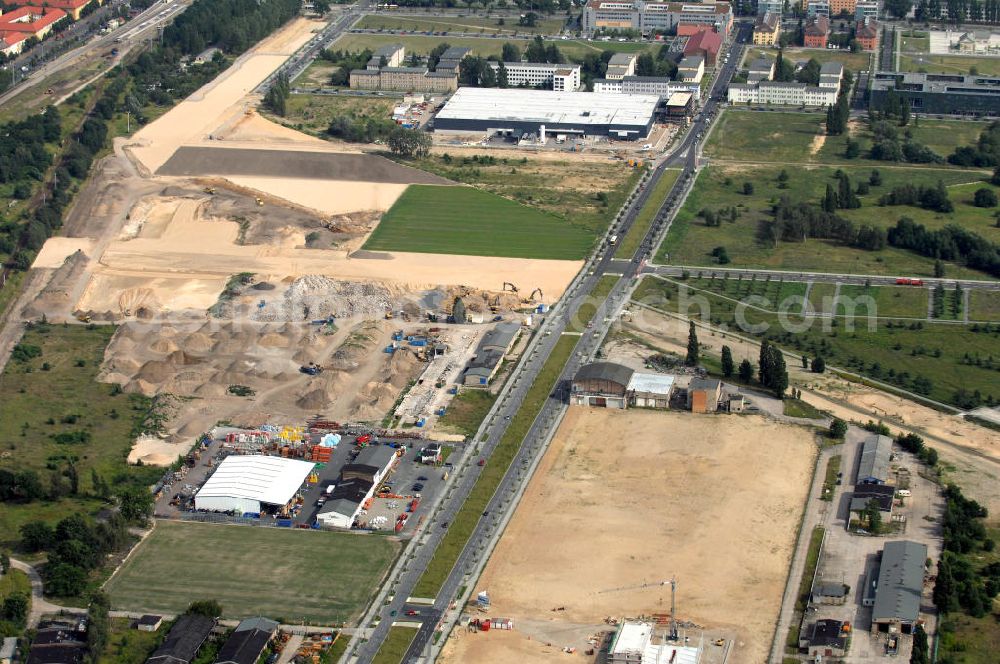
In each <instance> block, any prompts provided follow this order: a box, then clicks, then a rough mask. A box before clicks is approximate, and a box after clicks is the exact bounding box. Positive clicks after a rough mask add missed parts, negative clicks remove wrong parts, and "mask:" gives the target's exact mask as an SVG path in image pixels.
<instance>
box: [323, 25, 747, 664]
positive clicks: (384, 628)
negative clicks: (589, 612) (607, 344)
mask: <svg viewBox="0 0 1000 664" xmlns="http://www.w3.org/2000/svg"><path fill="white" fill-rule="evenodd" d="M734 29H735V31H736V35H737V37H736V40H737V43H738V44H739V45H738V46H737V47H736V48H735V49H734V52H733V55H732V56H731V57H730V60H729V62H727V63H726V64H724V65H723V67H722V69H721V70H720V72H719V74H718V76H717V77H716V80H715V82H714V83H713V85H712V87H711V89H710V90H709V93H708V97H707V98H706V100H705V103H704V106H703V108H702V110H701V111H700V112H699V113H698V115H696V116H695V118H694V119H693V121H692V124H691V127H690V129H689V131H688V132H687V134H686V135H685V136H684V138H683V139H682V140H681V142H680V144H679V145H677V146H676V147H675V148H674V150H673V152H672V153H671V155H670V156H669V157H667V158H666V159H664V160H662V161H661V162H660V164H659V165H658V166H657V167H656V168H655V169H654V171H653V172H652V175H651V177H650V178H649V180H648V181H647V183H646V185H645V186H644V187H643V188H642V189H641V190H640V191H639V193H638V195H637V196H636V197H635V199H634V200H633V201H632V203H631V204H630V205H629V207H628V208H627V210H626V213H625V215H624V216H623V218H622V221H621V222H620V223H619V224H618V225H617V227H615V228H614V232H616V233H617V234H619V235H621V236H624V235H625V233H627V232H628V230H629V228H631V226H632V224H633V223H634V221H635V218H636V216H637V214H638V212H639V210H641V209H642V207H643V206H644V205H645V204H646V202H647V201H648V198H649V193H650V192H651V191H652V190H653V188H654V186H655V184H656V182H657V181H658V180H659V178H660V177H662V175H663V172H664V171H665V170H666V169H667V168H678V167H679V168H681V170H682V173H681V175H680V177H678V178H677V181H676V182H675V184H674V186H673V188H672V189H671V191H670V193H669V194H668V195H667V197H666V200H665V201H664V202H663V204H662V205H661V206H660V209H659V211H658V213H657V215H656V217H655V218H654V224H653V226H652V227H651V228H650V230H649V232H648V233H647V235H646V237H645V238H644V240H643V242H642V244H641V246H640V247H639V249H637V250H636V254H635V256H634V257H633V260H632V261H631V262H629V261H622V260H615V259H614V251H615V247H613V246H608V245H607V244H606V243H604V244H602V246H601V247H600V248H599V249H598V254H597V256H596V258H595V259H594V260H593V262H592V263H591V269H590V270H589V271H588V272H587V273H586V274H584V273H581V274H580V275H578V276H577V278H576V279H575V280H574V283H573V284H571V286H570V288H569V290H567V292H566V294H565V295H564V298H565V299H564V300H563V302H562V306H561V307H559V308H558V312H559V314H558V316H554V317H553V316H550V317H549V319H548V320H546V321H545V322H544V323H543V324H542V330H544V332H543V333H542V336H541V337H539V340H538V342H537V345H536V346H535V347H534V349H531V350H529V351H526V352H527V353H529V354H528V356H527V357H525V358H524V360H523V361H522V363H521V365H520V367H519V370H518V371H517V373H516V374H515V375H513V376H511V378H510V379H509V380H510V381H511V384H512V387H511V388H510V391H509V393H508V395H507V398H506V399H505V400H504V402H503V403H502V404H501V405H500V407H499V408H498V409H497V411H496V414H495V417H494V421H495V422H496V424H495V425H494V426H493V427H492V428H490V429H489V435H488V436H487V438H486V439H485V440H484V441H483V442H482V443H481V444H480V445H481V448H480V449H481V451H480V454H479V456H481V457H486V458H488V457H489V456H490V455H491V454H492V453H493V450H494V449H495V448H496V446H497V444H498V443H499V441H500V438H501V437H502V436H503V434H504V432H505V431H506V428H507V423H508V421H509V420H510V418H512V417H514V415H516V413H517V411H518V409H519V408H520V405H521V402H522V401H523V400H524V398H525V396H526V394H527V392H528V389H529V388H530V386H531V383H532V381H534V379H535V378H536V377H537V376H538V374H539V372H540V370H541V368H542V365H543V364H544V363H545V360H546V359H547V358H548V356H549V354H550V353H551V352H552V350H553V348H554V347H555V345H556V343H557V341H558V340H559V338H560V335H561V334H562V333H563V332H564V331H565V330H566V327H567V324H568V323H569V322H570V321H571V320H572V318H573V317H574V316H575V314H576V311H577V309H578V308H579V306H580V305H581V304H583V303H584V302H586V301H588V300H589V298H590V293H591V292H592V291H593V289H594V287H595V285H596V284H597V282H598V280H600V278H601V277H602V276H604V275H605V274H622V275H623V278H622V279H619V280H618V283H617V284H615V286H614V288H613V289H612V291H611V293H610V295H609V296H608V298H607V300H606V301H605V303H604V304H602V305H601V306H600V307H599V309H598V311H597V313H596V314H595V315H594V318H593V320H594V327H593V329H592V330H588V331H587V332H586V333H584V334H583V335H582V336H581V338H580V341H579V343H578V344H577V346H576V348H575V349H574V352H573V355H572V356H571V358H570V360H569V362H568V363H567V364H566V366H565V367H564V369H563V371H562V373H561V374H560V377H559V382H558V383H557V385H562V384H564V381H566V380H568V379H569V378H570V377H572V376H573V374H574V373H575V372H576V370H577V368H578V367H579V366H580V364H582V363H583V362H585V361H587V360H588V359H589V358H590V357H591V356H592V355H593V353H594V351H596V350H597V348H598V347H599V346H600V343H601V340H602V339H603V337H604V335H605V334H606V333H607V330H608V328H609V327H610V325H609V323H607V322H604V321H605V318H606V317H607V312H608V311H613V310H614V309H617V307H618V305H620V304H621V302H622V301H623V299H624V296H625V294H626V291H627V290H628V288H629V286H630V283H631V281H632V279H633V278H634V277H635V276H636V275H637V274H638V273H639V265H640V263H641V260H642V258H643V257H645V256H646V255H647V254H649V253H651V252H652V250H653V249H654V247H655V244H656V242H657V239H658V238H662V236H663V235H664V234H665V233H666V232H667V230H669V221H670V219H669V218H668V214H669V213H670V212H671V211H672V206H673V204H674V203H675V202H678V201H679V200H680V198H681V194H682V193H683V191H684V188H685V187H686V186H687V183H688V181H689V179H690V178H691V177H693V175H694V171H695V169H696V167H697V161H698V158H697V157H698V149H699V147H700V145H699V142H700V140H701V136H702V135H703V134H704V132H705V131H706V130H707V128H708V127H709V126H710V124H711V121H712V119H713V118H714V117H715V115H716V111H717V108H718V105H719V102H720V101H721V100H722V99H723V98H724V97H725V90H726V86H727V84H728V82H729V80H730V79H731V78H732V76H733V74H734V72H735V71H736V67H737V65H738V63H739V60H740V56H741V55H742V54H741V52H740V51H741V50H742V44H745V43H746V42H747V41H748V37H749V35H750V26H749V25H748V24H743V23H740V24H738V25H737V26H735V28H734ZM609 304H611V305H612V306H611V308H609ZM565 407H566V403H565V401H564V399H563V398H562V393H561V391H560V390H559V389H556V390H555V391H554V392H553V394H552V395H551V396H550V398H549V399H547V400H546V402H545V404H544V405H543V406H542V410H541V412H540V413H539V414H538V416H537V417H536V419H535V421H534V422H533V424H532V426H531V428H530V429H529V431H528V434H527V436H526V437H525V441H527V443H526V444H523V445H522V447H521V448H520V450H519V451H518V453H517V456H516V457H515V459H514V461H513V462H512V463H511V465H510V468H509V470H508V471H507V474H506V475H505V476H504V478H503V480H502V481H501V483H500V486H499V488H498V489H497V492H496V493H495V494H494V496H493V498H492V500H491V501H490V503H489V505H488V506H487V510H486V511H487V512H488V513H489V514H490V515H492V516H491V518H481V519H480V520H479V523H478V524H477V525H476V528H475V530H474V531H473V534H472V536H471V538H470V539H469V541H468V543H467V544H466V546H465V548H464V549H463V550H462V553H461V555H460V556H459V559H458V561H457V563H456V564H455V566H454V567H453V568H452V571H451V573H450V574H449V576H448V578H447V579H446V581H445V582H444V585H443V586H442V587H441V590H440V591H439V592H438V594H437V597H436V598H435V600H434V603H433V605H431V606H427V605H419V606H418V605H413V604H408V603H407V602H406V598H407V597H409V596H410V595H411V594H412V591H413V589H414V587H415V586H416V583H417V581H418V579H419V578H420V576H421V574H423V572H424V570H425V569H426V567H427V565H428V563H429V562H430V560H431V558H432V557H433V556H434V552H435V549H436V548H437V546H438V544H439V543H440V542H441V540H442V539H443V537H444V535H445V533H446V528H444V527H441V524H444V523H450V522H451V521H452V520H453V519H454V517H455V515H456V514H457V513H458V512H459V510H460V509H461V507H462V505H463V504H464V503H465V500H466V498H467V497H468V495H469V493H470V492H471V490H472V487H473V486H474V485H475V483H476V480H477V479H478V478H479V474H480V473H481V472H482V471H481V468H480V467H479V466H476V465H469V466H468V467H467V468H465V469H464V470H463V469H456V472H457V473H458V476H457V477H456V484H455V485H454V486H453V487H451V496H450V497H446V498H445V499H444V500H443V501H442V504H441V507H440V509H439V510H438V512H437V513H436V514H434V515H433V516H432V517H431V521H430V522H429V523H428V527H427V531H426V534H425V535H421V537H426V541H425V542H424V544H423V545H421V546H420V547H418V548H417V549H416V550H415V551H414V553H413V558H412V559H410V560H409V562H408V564H407V565H406V568H405V570H403V571H402V572H401V573H400V574H399V575H398V577H397V578H396V579H395V590H394V592H393V599H392V600H391V601H390V602H389V603H387V604H385V605H384V606H382V607H381V609H380V610H379V612H378V616H379V618H380V620H379V623H378V625H377V626H376V627H375V628H374V629H373V630H372V632H371V634H370V635H369V638H368V640H367V641H366V642H365V643H363V644H360V645H356V646H355V644H352V646H355V647H354V648H353V649H352V648H349V649H348V654H347V655H345V657H344V659H342V660H341V661H343V662H347V661H357V662H370V661H371V660H372V659H373V658H374V657H375V654H376V653H377V652H378V649H379V647H381V645H382V643H383V641H384V640H385V638H386V636H387V635H388V633H389V629H390V627H391V626H392V623H393V621H394V620H406V621H408V622H419V623H420V628H419V630H418V632H417V634H416V636H415V637H414V639H413V642H412V643H411V644H410V647H409V649H408V650H407V652H406V655H405V656H404V658H403V662H405V663H407V664H408V663H410V662H414V661H416V660H417V658H419V657H420V656H421V654H422V653H424V652H425V651H426V650H427V648H428V647H429V645H430V644H431V641H432V638H433V634H434V631H435V629H436V628H437V625H438V622H439V621H440V620H441V618H442V616H443V615H444V613H445V611H446V610H447V609H448V607H449V606H450V605H451V602H452V601H453V599H454V598H455V597H456V595H457V594H458V589H459V587H460V586H461V585H463V584H464V583H465V582H466V578H465V577H466V575H467V574H468V573H469V572H470V571H471V570H472V568H473V565H474V564H475V562H476V559H477V552H478V551H479V550H480V549H482V548H483V547H485V546H486V543H487V542H488V541H489V539H490V538H491V537H493V536H494V534H495V533H494V532H493V531H492V523H493V520H494V518H495V517H496V515H499V514H501V513H502V511H503V510H508V509H513V507H514V505H513V503H512V502H510V501H509V497H510V496H511V495H512V494H513V492H514V489H515V487H516V485H517V483H519V482H522V481H527V480H528V478H527V477H522V476H521V474H520V471H519V469H520V468H522V467H526V465H527V464H528V462H529V459H530V458H531V457H532V456H533V455H536V454H539V453H541V452H542V451H543V450H541V446H540V442H541V441H542V440H544V437H545V434H546V429H547V427H548V425H549V424H550V423H551V422H553V421H555V418H556V415H557V414H558V412H559V411H560V410H561V409H563V408H565ZM485 426H486V423H484V427H485ZM481 431H482V429H481ZM392 582H393V581H392V580H390V583H392ZM410 609H412V610H416V611H419V615H418V616H413V617H404V616H405V612H406V611H407V610H410ZM351 653H353V656H352V654H351Z"/></svg>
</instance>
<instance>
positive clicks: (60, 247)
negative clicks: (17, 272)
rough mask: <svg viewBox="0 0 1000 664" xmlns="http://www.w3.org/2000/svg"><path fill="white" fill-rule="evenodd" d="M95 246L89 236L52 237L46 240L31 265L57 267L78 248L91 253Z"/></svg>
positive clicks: (35, 266)
mask: <svg viewBox="0 0 1000 664" xmlns="http://www.w3.org/2000/svg"><path fill="white" fill-rule="evenodd" d="M93 246H94V241H93V240H91V239H89V238H82V237H62V236H56V237H51V238H49V239H48V240H46V241H45V244H43V245H42V248H41V250H40V251H39V252H38V255H37V256H35V262H34V263H32V264H31V267H33V268H51V269H56V268H58V267H60V266H61V265H62V264H63V263H64V262H65V261H66V259H67V258H69V257H70V256H71V255H73V254H74V253H76V252H77V251H78V250H79V251H82V252H83V253H85V254H87V255H90V253H91V251H92V250H93Z"/></svg>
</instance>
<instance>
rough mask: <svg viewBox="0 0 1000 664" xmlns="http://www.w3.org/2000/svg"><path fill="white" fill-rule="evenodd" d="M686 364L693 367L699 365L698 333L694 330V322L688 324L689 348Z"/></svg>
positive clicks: (685, 359)
mask: <svg viewBox="0 0 1000 664" xmlns="http://www.w3.org/2000/svg"><path fill="white" fill-rule="evenodd" d="M684 364H686V365H688V366H689V367H693V366H695V365H697V364H698V333H697V332H696V331H695V329H694V321H691V322H690V323H688V347H687V357H685V358H684Z"/></svg>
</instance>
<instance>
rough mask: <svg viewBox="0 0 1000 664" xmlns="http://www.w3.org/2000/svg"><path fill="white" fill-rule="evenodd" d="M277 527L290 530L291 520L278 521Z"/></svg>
mask: <svg viewBox="0 0 1000 664" xmlns="http://www.w3.org/2000/svg"><path fill="white" fill-rule="evenodd" d="M277 525H278V527H279V528H291V527H292V520H291V519H278V521H277Z"/></svg>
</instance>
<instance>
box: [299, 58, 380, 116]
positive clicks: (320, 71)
mask: <svg viewBox="0 0 1000 664" xmlns="http://www.w3.org/2000/svg"><path fill="white" fill-rule="evenodd" d="M336 69H337V67H336V66H335V65H334V64H333V63H332V62H330V61H328V60H322V59H319V58H317V59H316V60H314V61H313V62H312V64H310V65H309V66H308V67H306V68H305V71H303V72H302V73H301V74H299V75H298V76H297V77H296V78H295V80H294V81H292V85H293V86H295V87H300V88H322V87H326V86H328V85H329V84H330V77H331V76H332V75H333V72H334V71H336ZM292 96H293V97H295V96H297V95H292ZM365 99H366V101H371V102H374V101H377V100H378V98H377V97H374V98H369V97H366V98H365ZM290 109H291V100H289V110H290Z"/></svg>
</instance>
